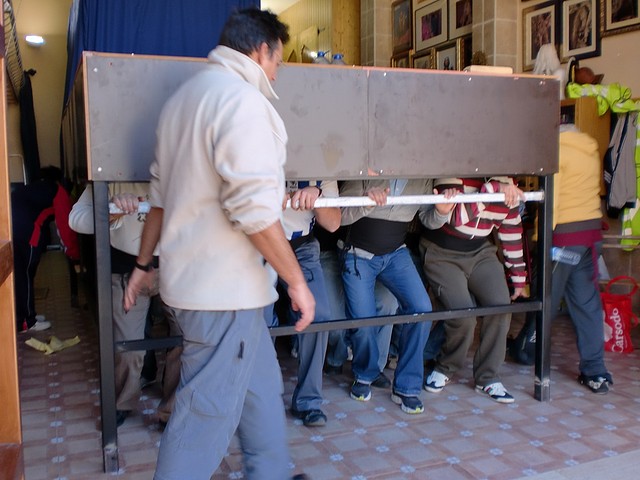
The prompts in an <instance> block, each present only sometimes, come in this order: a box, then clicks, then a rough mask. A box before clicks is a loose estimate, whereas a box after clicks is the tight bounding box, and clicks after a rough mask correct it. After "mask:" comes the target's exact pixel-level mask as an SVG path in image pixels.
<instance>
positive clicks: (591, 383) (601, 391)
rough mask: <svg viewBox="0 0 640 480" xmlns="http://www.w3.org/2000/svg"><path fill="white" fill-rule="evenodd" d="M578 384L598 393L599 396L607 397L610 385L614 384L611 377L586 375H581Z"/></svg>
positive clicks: (607, 375) (606, 375)
mask: <svg viewBox="0 0 640 480" xmlns="http://www.w3.org/2000/svg"><path fill="white" fill-rule="evenodd" d="M578 383H580V385H584V386H585V387H587V388H588V389H589V390H591V391H592V392H593V393H597V394H598V395H606V394H607V393H609V383H613V382H612V381H611V375H610V374H608V373H607V374H605V375H592V376H587V375H584V374H580V376H579V377H578Z"/></svg>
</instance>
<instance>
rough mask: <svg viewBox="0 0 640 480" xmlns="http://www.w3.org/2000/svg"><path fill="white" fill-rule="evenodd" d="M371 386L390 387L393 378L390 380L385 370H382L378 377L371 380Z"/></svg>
mask: <svg viewBox="0 0 640 480" xmlns="http://www.w3.org/2000/svg"><path fill="white" fill-rule="evenodd" d="M371 386H372V387H376V388H389V387H390V386H391V380H389V378H388V377H387V376H386V375H385V374H384V372H380V375H378V376H377V377H376V379H375V380H374V381H373V382H371Z"/></svg>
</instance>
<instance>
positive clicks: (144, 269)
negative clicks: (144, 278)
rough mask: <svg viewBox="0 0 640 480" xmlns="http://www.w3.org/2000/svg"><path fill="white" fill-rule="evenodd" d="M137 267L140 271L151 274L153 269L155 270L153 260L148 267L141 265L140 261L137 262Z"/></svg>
mask: <svg viewBox="0 0 640 480" xmlns="http://www.w3.org/2000/svg"><path fill="white" fill-rule="evenodd" d="M135 267H136V268H137V269H138V270H142V271H143V272H150V271H151V269H152V268H153V260H151V261H150V262H149V263H147V264H146V265H140V264H139V263H138V261H137V260H136V263H135Z"/></svg>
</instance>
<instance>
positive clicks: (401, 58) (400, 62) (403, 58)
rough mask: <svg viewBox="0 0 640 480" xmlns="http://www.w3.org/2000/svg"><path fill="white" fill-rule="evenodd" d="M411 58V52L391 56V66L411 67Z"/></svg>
mask: <svg viewBox="0 0 640 480" xmlns="http://www.w3.org/2000/svg"><path fill="white" fill-rule="evenodd" d="M409 60H410V59H409V52H404V53H401V54H399V55H394V56H393V57H391V66H392V67H393V68H411V64H410V62H409Z"/></svg>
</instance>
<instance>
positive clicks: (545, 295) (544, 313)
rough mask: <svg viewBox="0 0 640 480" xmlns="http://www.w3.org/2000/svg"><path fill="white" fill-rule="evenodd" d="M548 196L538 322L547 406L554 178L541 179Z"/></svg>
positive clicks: (541, 217) (539, 392)
mask: <svg viewBox="0 0 640 480" xmlns="http://www.w3.org/2000/svg"><path fill="white" fill-rule="evenodd" d="M540 184H541V187H542V188H543V190H544V192H545V200H544V202H543V203H542V204H541V205H540V208H539V210H538V295H539V296H540V299H541V301H542V309H541V310H540V312H538V315H537V322H536V338H537V341H536V364H535V392H534V396H535V398H536V400H540V401H543V402H547V401H549V400H550V399H551V380H550V373H551V321H552V320H553V312H551V260H550V252H551V245H552V228H553V224H552V220H553V177H552V176H545V177H540Z"/></svg>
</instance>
